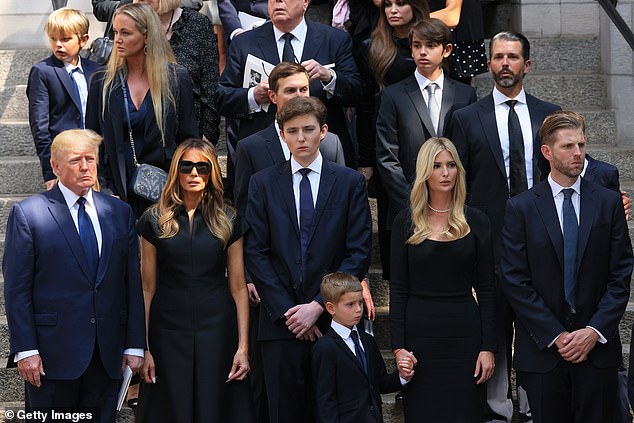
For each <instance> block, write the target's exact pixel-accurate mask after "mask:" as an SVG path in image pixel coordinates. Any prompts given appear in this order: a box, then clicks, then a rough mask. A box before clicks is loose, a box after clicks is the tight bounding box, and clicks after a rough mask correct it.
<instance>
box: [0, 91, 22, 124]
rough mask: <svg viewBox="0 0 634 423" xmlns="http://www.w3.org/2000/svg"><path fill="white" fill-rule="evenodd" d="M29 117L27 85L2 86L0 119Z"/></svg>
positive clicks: (0, 92)
mask: <svg viewBox="0 0 634 423" xmlns="http://www.w3.org/2000/svg"><path fill="white" fill-rule="evenodd" d="M28 118H29V102H28V99H27V97H26V85H9V86H5V87H4V88H0V119H21V120H28Z"/></svg>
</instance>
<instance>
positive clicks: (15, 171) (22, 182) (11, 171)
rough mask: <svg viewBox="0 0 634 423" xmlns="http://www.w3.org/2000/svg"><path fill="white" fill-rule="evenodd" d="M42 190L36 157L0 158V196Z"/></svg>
mask: <svg viewBox="0 0 634 423" xmlns="http://www.w3.org/2000/svg"><path fill="white" fill-rule="evenodd" d="M43 188H44V181H43V179H42V170H41V168H40V162H39V160H38V159H37V157H35V156H3V157H0V194H26V193H35V192H40V191H42V189H43Z"/></svg>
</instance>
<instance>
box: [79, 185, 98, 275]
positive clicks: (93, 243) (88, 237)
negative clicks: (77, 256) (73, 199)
mask: <svg viewBox="0 0 634 423" xmlns="http://www.w3.org/2000/svg"><path fill="white" fill-rule="evenodd" d="M77 204H79V212H78V213H77V223H78V226H79V239H80V240H81V244H82V246H83V247H84V254H86V260H87V262H88V272H89V274H90V276H91V277H92V280H93V282H94V281H95V279H96V277H97V266H98V265H99V247H98V246H97V236H96V235H95V228H94V227H93V226H92V221H91V220H90V217H89V216H88V213H86V199H85V198H84V197H79V198H78V199H77Z"/></svg>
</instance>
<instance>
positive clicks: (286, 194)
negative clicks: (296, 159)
mask: <svg viewBox="0 0 634 423" xmlns="http://www.w3.org/2000/svg"><path fill="white" fill-rule="evenodd" d="M277 186H278V188H279V189H280V191H281V195H282V198H283V199H284V202H285V203H286V212H287V213H288V217H289V219H290V221H291V224H292V226H293V228H294V229H295V234H296V235H297V239H298V240H299V239H300V235H299V222H297V208H296V207H295V194H294V193H293V174H292V173H291V162H290V161H286V162H285V163H284V164H283V165H282V166H279V167H278V177H277Z"/></svg>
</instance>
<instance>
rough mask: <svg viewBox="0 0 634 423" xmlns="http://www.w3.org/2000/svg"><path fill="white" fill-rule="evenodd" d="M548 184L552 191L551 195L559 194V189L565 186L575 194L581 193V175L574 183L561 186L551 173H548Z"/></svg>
mask: <svg viewBox="0 0 634 423" xmlns="http://www.w3.org/2000/svg"><path fill="white" fill-rule="evenodd" d="M548 184H549V185H550V190H551V191H552V193H553V197H555V196H557V195H559V194H560V193H561V191H562V190H564V189H566V188H572V189H573V190H574V191H575V192H576V193H577V194H581V177H577V180H576V181H575V183H574V184H572V186H569V187H562V186H561V185H559V184H558V183H557V182H555V180H554V179H553V177H552V175H550V174H548Z"/></svg>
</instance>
